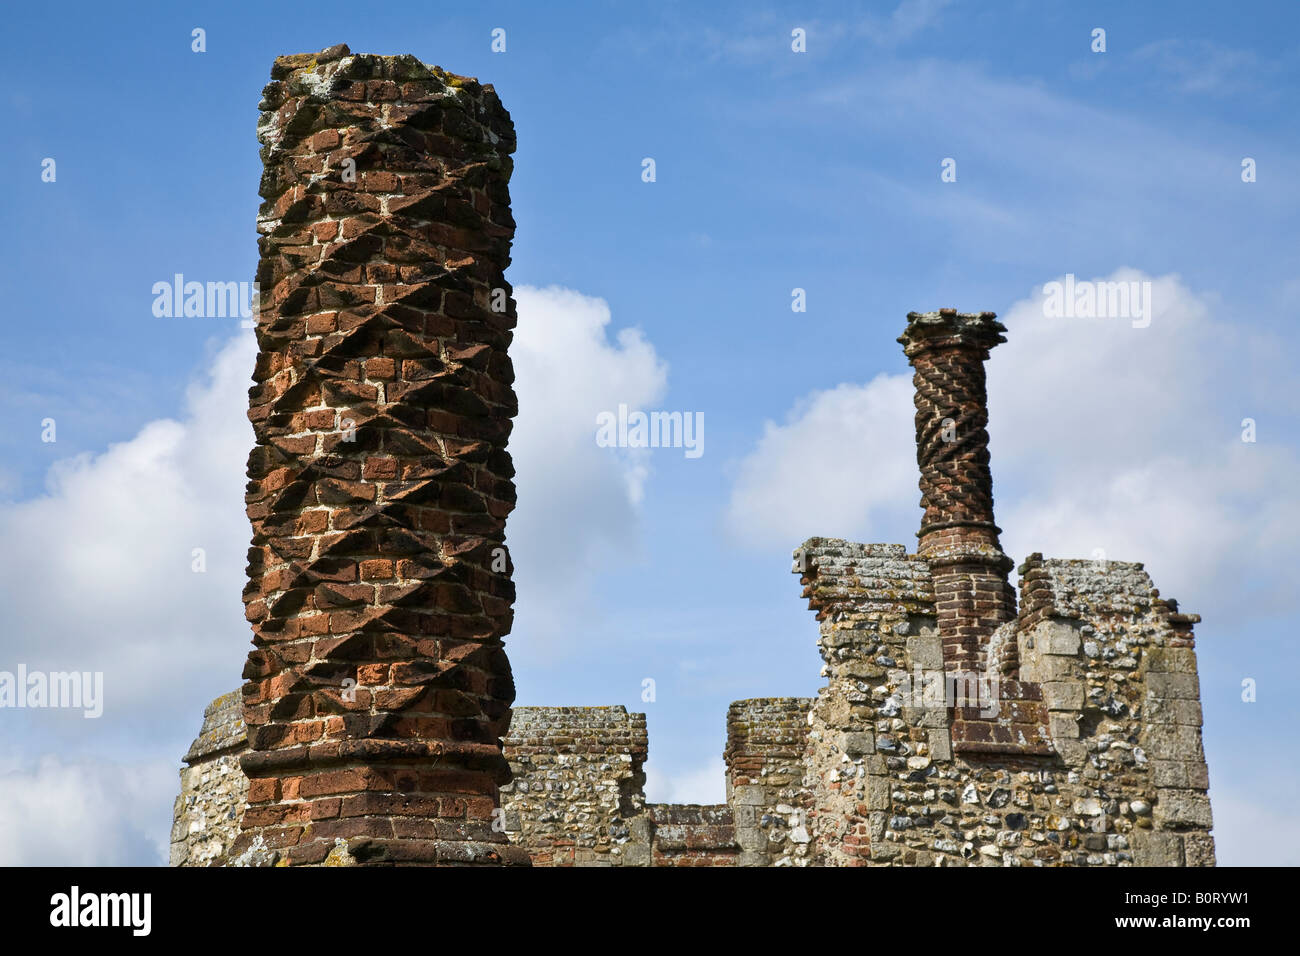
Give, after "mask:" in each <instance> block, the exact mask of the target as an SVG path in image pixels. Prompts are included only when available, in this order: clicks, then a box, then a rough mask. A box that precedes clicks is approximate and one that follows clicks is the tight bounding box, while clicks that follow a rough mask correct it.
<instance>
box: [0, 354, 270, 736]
mask: <svg viewBox="0 0 1300 956" xmlns="http://www.w3.org/2000/svg"><path fill="white" fill-rule="evenodd" d="M254 354H255V346H254V342H253V337H252V334H251V333H243V334H240V335H238V336H236V337H234V338H232V339H231V340H229V341H228V342H227V343H226V344H225V345H224V346H223V347H222V348H221V349H220V350H219V351H217V352H216V353H215V355H214V356H213V357H212V360H211V363H210V365H209V367H208V369H207V370H206V371H205V372H204V373H203V374H202V375H201V376H200V377H199V379H198V380H197V381H196V382H195V383H194V384H193V385H192V387H191V388H190V389H189V391H188V393H187V395H186V398H185V403H184V409H183V412H182V415H181V416H180V417H179V418H177V419H160V420H157V421H153V422H149V423H148V424H146V425H144V426H143V427H142V428H141V429H140V431H139V432H138V433H137V434H136V435H135V437H133V438H131V439H130V440H129V441H125V442H122V443H120V444H115V445H111V446H109V447H108V449H107V450H105V451H104V452H102V453H100V454H98V455H91V454H82V455H78V456H76V457H73V458H69V459H65V460H62V461H60V462H58V463H57V464H55V465H54V466H53V467H52V468H51V470H50V472H49V475H48V477H47V482H46V490H45V493H44V494H43V495H41V496H39V497H36V498H32V499H29V500H26V501H20V502H16V503H13V504H10V505H6V506H4V507H3V508H0V537H3V538H4V540H6V541H10V542H14V545H15V546H14V547H11V548H7V549H5V550H4V552H3V553H0V580H2V583H0V596H2V599H3V602H4V604H5V607H6V608H7V609H8V617H9V621H8V624H9V627H8V638H7V640H6V641H5V646H4V654H5V657H6V659H7V664H16V663H19V662H23V663H26V664H27V665H28V666H29V667H31V668H44V669H50V670H64V669H75V670H82V671H103V672H104V694H105V718H104V719H105V720H108V721H112V720H113V719H114V718H115V716H117V715H121V714H123V713H125V712H128V711H129V712H134V713H136V714H137V715H138V714H139V712H140V711H142V710H155V709H156V708H158V707H163V708H170V707H172V706H175V705H184V703H185V702H186V701H187V700H188V701H189V702H190V704H191V706H193V698H192V697H191V696H190V695H192V694H193V692H194V682H195V678H196V677H198V676H199V675H202V674H204V673H214V672H215V673H217V674H225V675H227V676H226V677H225V678H222V679H221V683H222V684H225V685H228V684H231V683H234V682H235V681H236V680H237V679H238V674H239V671H240V667H241V664H240V660H241V659H242V657H243V656H244V654H245V653H246V650H247V647H246V644H247V640H248V631H247V625H246V624H245V623H244V620H243V609H242V603H241V599H240V592H241V590H242V587H243V575H244V562H245V553H246V551H247V549H248V541H249V531H248V527H247V523H246V522H245V521H242V520H240V516H241V513H242V510H243V485H244V466H245V462H246V461H247V458H248V450H249V448H250V447H251V444H252V438H253V433H252V429H251V427H250V426H249V424H248V421H247V418H246V417H245V415H244V409H245V407H246V405H247V401H248V397H247V396H248V392H247V389H248V386H249V384H250V372H251V370H252V367H253V357H254ZM196 549H201V551H200V553H199V554H197V555H196V553H195V551H196ZM196 561H197V562H199V563H198V564H196ZM196 567H202V568H204V569H205V570H203V571H201V572H196V570H195V568H196ZM199 683H201V684H202V683H204V682H203V681H201V680H200V681H199ZM209 689H213V690H215V688H211V687H210V688H209Z"/></svg>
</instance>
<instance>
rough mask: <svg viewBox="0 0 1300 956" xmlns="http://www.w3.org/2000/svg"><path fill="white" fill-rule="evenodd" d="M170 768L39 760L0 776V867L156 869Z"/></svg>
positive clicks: (173, 782)
mask: <svg viewBox="0 0 1300 956" xmlns="http://www.w3.org/2000/svg"><path fill="white" fill-rule="evenodd" d="M177 780H178V778H177V774H176V768H175V767H174V766H173V765H172V763H171V762H170V761H161V760H155V761H152V762H149V763H145V764H140V765H133V766H121V765H116V764H110V763H104V762H101V761H97V760H80V761H65V760H62V759H59V758H57V757H52V756H45V757H42V758H41V759H40V760H39V761H38V762H37V763H36V764H35V765H34V766H30V767H16V766H11V767H7V768H5V769H4V770H2V771H0V791H2V792H3V793H4V797H3V799H0V866H105V865H117V866H158V865H161V864H164V863H166V862H167V839H168V834H169V830H170V828H169V826H168V825H167V818H166V817H165V816H163V814H162V813H160V812H159V807H160V804H161V802H162V801H164V800H165V801H166V802H167V804H168V806H170V802H171V799H172V797H173V796H174V795H175V790H176V787H177Z"/></svg>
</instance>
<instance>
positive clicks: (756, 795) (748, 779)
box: [723, 697, 812, 866]
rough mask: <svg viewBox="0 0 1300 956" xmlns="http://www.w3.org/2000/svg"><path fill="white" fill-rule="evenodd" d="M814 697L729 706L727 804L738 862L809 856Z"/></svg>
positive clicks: (785, 860)
mask: <svg viewBox="0 0 1300 956" xmlns="http://www.w3.org/2000/svg"><path fill="white" fill-rule="evenodd" d="M811 707H812V700H811V699H808V698H802V697H758V698H753V699H751V700H738V701H736V702H735V703H733V704H732V705H731V707H730V708H729V709H728V710H727V749H726V751H725V752H724V754H723V756H724V758H725V760H726V763H727V803H728V805H729V806H730V807H731V808H732V811H733V826H734V828H735V839H736V842H737V844H738V845H739V847H740V854H739V856H738V858H737V860H736V865H737V866H773V865H789V864H791V863H795V862H801V861H804V860H806V859H807V858H808V856H809V843H810V842H811V837H810V836H809V831H808V816H807V814H808V811H809V809H810V808H811V804H810V802H809V800H808V794H807V793H806V791H805V790H804V787H803V783H804V781H803V777H804V750H805V747H806V738H807V735H808V712H809V709H810V708H811Z"/></svg>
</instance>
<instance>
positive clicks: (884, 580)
mask: <svg viewBox="0 0 1300 956" xmlns="http://www.w3.org/2000/svg"><path fill="white" fill-rule="evenodd" d="M795 570H796V572H797V573H799V574H800V575H801V579H802V580H803V583H804V585H805V594H806V595H807V596H808V597H809V600H810V604H811V606H812V607H813V608H814V610H816V611H817V612H818V616H819V617H820V618H822V624H821V641H820V644H821V650H822V656H823V659H824V660H825V661H826V663H827V670H828V678H829V680H828V684H827V686H826V687H825V688H823V690H822V691H821V693H820V694H819V696H818V698H817V702H816V704H815V705H814V707H813V712H812V714H813V722H812V727H811V731H810V734H809V749H808V757H807V761H808V763H807V766H808V774H807V776H806V778H805V788H806V790H807V791H808V792H809V794H810V799H811V803H812V805H813V808H814V809H813V810H812V813H811V822H812V826H813V836H814V851H813V852H814V858H815V862H816V863H818V864H823V865H868V864H869V865H898V864H901V865H917V866H930V865H961V864H982V865H1044V864H1047V865H1076V866H1110V865H1124V864H1137V865H1151V866H1179V865H1188V866H1208V865H1213V863H1214V844H1213V838H1212V837H1211V836H1210V833H1209V830H1210V826H1211V823H1212V821H1211V816H1210V805H1209V799H1208V796H1207V793H1206V791H1207V789H1208V783H1209V781H1208V775H1207V772H1206V766H1205V757H1204V751H1203V750H1202V748H1201V739H1200V722H1201V712H1200V706H1199V703H1198V701H1197V697H1198V687H1197V678H1196V661H1195V651H1194V650H1193V647H1192V638H1191V629H1190V628H1191V624H1192V623H1194V622H1195V620H1196V618H1195V617H1194V616H1188V615H1181V614H1178V613H1177V610H1176V608H1175V607H1172V606H1171V605H1170V604H1169V603H1168V602H1165V601H1162V600H1161V599H1160V598H1159V593H1158V592H1157V591H1156V590H1155V589H1154V588H1153V587H1152V586H1151V581H1150V579H1149V578H1148V576H1147V575H1146V573H1145V571H1143V569H1142V566H1141V565H1139V564H1129V563H1123V562H1094V561H1044V560H1043V559H1042V556H1041V555H1033V556H1031V558H1030V559H1028V560H1027V561H1026V563H1025V564H1024V565H1023V566H1022V567H1021V569H1020V574H1021V591H1022V607H1023V608H1024V610H1023V611H1022V614H1021V617H1020V619H1019V620H1018V622H1017V633H1016V640H1017V644H1018V651H1019V655H1020V660H1021V662H1022V669H1021V672H1020V676H1021V677H1022V678H1023V680H1010V679H1007V678H1003V679H1002V680H1001V681H1000V683H996V682H991V687H992V688H993V700H992V703H993V704H994V705H995V706H994V708H993V709H995V711H996V713H995V714H994V715H992V716H985V715H984V714H982V713H971V712H970V711H974V710H977V708H965V709H963V708H949V707H948V706H946V702H945V699H944V697H943V696H942V695H943V681H942V678H941V677H940V679H939V680H938V681H935V682H933V683H930V684H928V685H925V682H924V678H925V677H928V676H932V675H935V674H938V675H942V674H943V645H942V641H941V640H940V638H939V634H938V627H937V622H936V616H935V614H934V612H933V610H932V606H933V604H932V602H933V597H932V592H931V591H930V590H929V588H928V586H927V575H926V566H925V562H924V561H923V560H921V559H919V558H917V557H916V556H914V555H907V554H906V553H905V550H904V549H903V547H902V546H901V545H895V546H881V545H858V544H852V543H850V542H846V541H838V540H833V539H812V540H810V541H808V542H807V543H806V544H805V546H804V548H803V549H801V552H800V553H798V554H797V556H796V568H795ZM918 675H923V676H922V680H920V681H918V679H917V677H918ZM920 685H924V686H920ZM917 688H919V689H917ZM928 690H934V691H936V692H937V695H938V696H937V700H931V701H927V693H926V692H927V691H928ZM964 712H965V716H966V717H967V718H969V721H970V724H971V725H972V726H980V727H983V728H985V729H987V730H988V731H989V738H988V739H986V740H971V741H968V742H966V743H965V744H964V745H963V744H962V743H960V742H959V743H958V744H956V745H954V741H953V737H952V735H951V733H950V730H951V727H952V726H953V725H954V721H956V720H959V719H961V718H962V716H963V713H964ZM1044 726H1046V727H1047V728H1049V730H1048V736H1047V741H1046V743H1047V746H1046V747H1042V746H1039V739H1038V737H1037V736H1035V735H1037V734H1038V733H1040V732H1041V731H1040V728H1042V727H1044Z"/></svg>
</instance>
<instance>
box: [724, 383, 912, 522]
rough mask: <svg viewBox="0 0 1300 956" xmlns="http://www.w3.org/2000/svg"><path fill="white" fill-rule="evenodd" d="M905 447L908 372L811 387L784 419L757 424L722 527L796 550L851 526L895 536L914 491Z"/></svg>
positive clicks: (909, 415)
mask: <svg viewBox="0 0 1300 956" xmlns="http://www.w3.org/2000/svg"><path fill="white" fill-rule="evenodd" d="M912 449H913V445H912V384H911V378H910V377H909V376H906V375H880V376H877V377H876V378H875V379H873V380H872V381H870V382H868V383H867V384H866V385H849V384H845V385H840V386H837V387H836V388H832V389H828V390H826V391H819V392H814V393H813V394H811V395H809V396H807V397H805V398H802V399H800V400H799V401H798V402H796V404H795V406H794V408H793V409H792V410H791V411H790V413H789V414H788V415H787V417H786V421H785V422H784V423H782V424H776V423H774V422H770V421H769V422H766V423H765V424H764V426H763V434H762V436H761V437H760V438H759V440H758V444H757V447H755V449H754V451H753V452H751V453H750V454H749V455H748V456H747V457H746V458H745V459H744V460H742V461H741V463H740V467H739V470H738V472H737V476H736V481H735V486H734V488H733V490H732V494H731V500H730V502H729V504H728V508H727V523H728V526H729V527H730V529H731V531H732V532H733V533H734V534H735V535H736V536H737V537H738V538H739V539H740V540H741V541H743V542H745V543H748V544H752V545H754V546H756V547H775V548H782V547H784V548H795V547H797V546H798V545H799V544H800V543H802V542H803V541H804V540H805V539H807V538H809V537H812V536H813V535H824V536H828V537H835V536H843V534H844V533H845V529H848V528H858V529H868V528H870V529H873V530H874V531H875V533H877V534H886V533H888V534H891V535H894V536H897V535H899V534H901V533H902V529H903V528H904V527H905V525H906V521H904V520H903V517H904V516H905V515H906V516H907V517H909V518H910V517H911V516H912V514H911V512H909V511H908V506H909V505H910V506H911V508H912V511H915V510H916V508H915V506H916V502H917V500H918V499H919V493H918V492H917V491H916V477H915V475H916V459H915V457H914V455H915V452H914V451H913V450H912Z"/></svg>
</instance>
